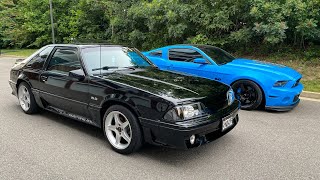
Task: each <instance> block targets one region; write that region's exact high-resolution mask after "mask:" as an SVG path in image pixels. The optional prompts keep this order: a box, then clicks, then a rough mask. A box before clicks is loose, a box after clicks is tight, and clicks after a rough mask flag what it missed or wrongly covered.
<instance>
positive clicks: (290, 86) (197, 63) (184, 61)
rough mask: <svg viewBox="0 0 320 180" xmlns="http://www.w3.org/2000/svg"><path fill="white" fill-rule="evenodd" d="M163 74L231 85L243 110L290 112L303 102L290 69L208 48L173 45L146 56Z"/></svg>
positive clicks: (298, 78)
mask: <svg viewBox="0 0 320 180" xmlns="http://www.w3.org/2000/svg"><path fill="white" fill-rule="evenodd" d="M143 54H144V55H145V56H147V57H148V58H149V59H150V60H151V61H152V62H153V63H154V64H156V65H157V66H158V67H159V68H160V69H161V70H166V71H178V72H183V73H186V74H191V75H195V76H200V77H204V78H208V79H212V80H216V81H220V82H223V83H226V84H229V85H231V87H232V88H233V90H234V91H235V94H236V97H237V99H239V100H240V102H241V108H242V109H247V110H252V109H256V108H258V107H259V106H261V107H262V106H263V107H265V108H266V109H271V110H277V111H287V110H290V109H292V108H294V107H295V106H296V105H297V104H298V103H299V101H300V99H299V95H300V93H301V92H302V89H303V85H302V84H301V83H300V79H301V78H302V76H301V74H299V73H298V72H297V71H295V70H294V69H291V68H289V67H286V66H283V65H278V64H273V63H267V62H262V61H256V60H249V59H240V58H235V57H233V56H232V55H231V54H229V53H227V52H226V51H224V50H222V49H220V48H217V47H214V46H208V45H172V46H165V47H162V48H158V49H154V50H151V51H148V52H143Z"/></svg>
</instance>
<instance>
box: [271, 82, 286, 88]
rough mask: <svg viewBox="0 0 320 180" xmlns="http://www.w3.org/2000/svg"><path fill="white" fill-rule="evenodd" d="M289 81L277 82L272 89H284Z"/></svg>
mask: <svg viewBox="0 0 320 180" xmlns="http://www.w3.org/2000/svg"><path fill="white" fill-rule="evenodd" d="M288 82H289V81H277V82H276V83H274V85H273V87H284V86H285V85H286V84H287V83H288Z"/></svg>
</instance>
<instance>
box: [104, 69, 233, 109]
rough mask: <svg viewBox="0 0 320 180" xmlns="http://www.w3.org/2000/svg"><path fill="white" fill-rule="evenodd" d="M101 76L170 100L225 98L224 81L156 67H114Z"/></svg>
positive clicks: (175, 101) (178, 101)
mask: <svg viewBox="0 0 320 180" xmlns="http://www.w3.org/2000/svg"><path fill="white" fill-rule="evenodd" d="M103 79H106V80H109V81H113V82H116V83H121V84H122V85H126V86H131V87H134V88H137V89H139V90H142V91H145V92H148V93H151V94H153V95H156V96H160V97H162V98H164V99H166V100H169V101H172V102H174V103H177V104H179V103H183V102H188V101H195V100H200V99H201V100H204V99H207V100H209V99H211V101H214V102H217V103H218V102H219V103H221V102H225V101H227V98H226V93H227V91H228V90H229V89H230V87H229V86H228V85H225V84H222V83H220V82H216V81H213V80H209V79H204V78H200V77H193V76H189V75H186V74H180V73H174V72H168V71H160V70H158V69H156V68H147V69H136V70H124V71H115V72H113V73H110V74H106V75H104V76H103Z"/></svg>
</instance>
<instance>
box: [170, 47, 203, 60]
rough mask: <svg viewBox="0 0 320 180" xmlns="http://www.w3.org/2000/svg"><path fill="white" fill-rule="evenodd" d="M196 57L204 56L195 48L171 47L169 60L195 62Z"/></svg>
mask: <svg viewBox="0 0 320 180" xmlns="http://www.w3.org/2000/svg"><path fill="white" fill-rule="evenodd" d="M196 58H203V57H202V55H201V54H200V53H199V52H197V51H195V50H193V49H170V50H169V60H173V61H184V62H193V60H194V59H196Z"/></svg>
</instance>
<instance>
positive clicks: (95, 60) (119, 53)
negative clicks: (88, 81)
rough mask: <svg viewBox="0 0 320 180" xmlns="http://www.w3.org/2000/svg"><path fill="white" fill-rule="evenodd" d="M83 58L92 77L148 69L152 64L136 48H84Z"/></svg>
mask: <svg viewBox="0 0 320 180" xmlns="http://www.w3.org/2000/svg"><path fill="white" fill-rule="evenodd" d="M81 51H82V58H83V61H84V64H85V66H86V69H87V72H88V73H89V74H90V75H97V74H101V73H102V74H103V73H107V72H110V71H115V70H121V69H130V68H131V69H134V67H136V68H146V67H149V66H151V65H152V64H151V63H150V62H149V61H148V60H147V59H146V58H145V57H143V55H141V53H140V52H139V51H138V50H137V49H135V48H128V47H106V46H101V47H100V46H93V47H90V46H88V47H83V48H82V50H81Z"/></svg>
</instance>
